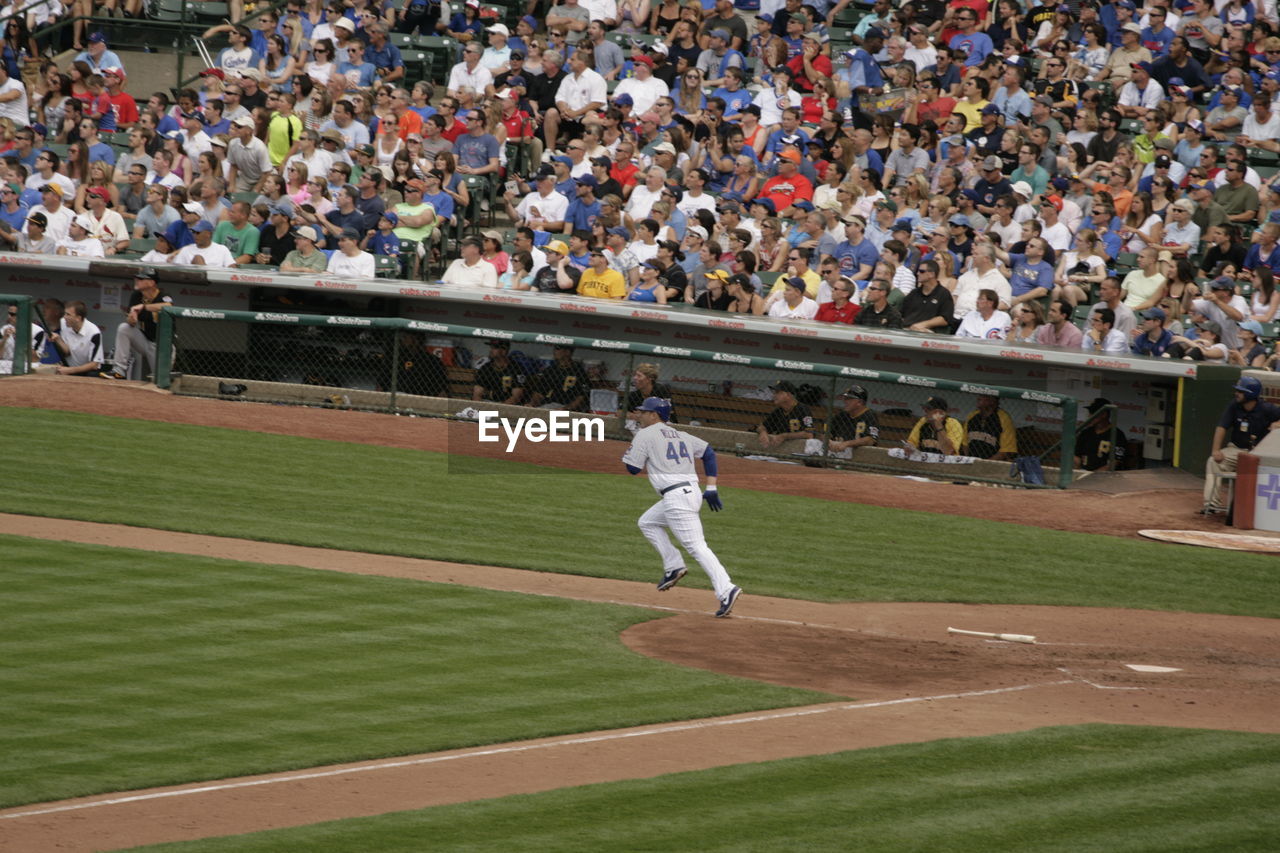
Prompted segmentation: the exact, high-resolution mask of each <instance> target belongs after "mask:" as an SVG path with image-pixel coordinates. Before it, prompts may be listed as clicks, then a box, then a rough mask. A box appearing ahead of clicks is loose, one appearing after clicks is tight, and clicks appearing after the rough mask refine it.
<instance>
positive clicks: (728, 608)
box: [716, 586, 742, 619]
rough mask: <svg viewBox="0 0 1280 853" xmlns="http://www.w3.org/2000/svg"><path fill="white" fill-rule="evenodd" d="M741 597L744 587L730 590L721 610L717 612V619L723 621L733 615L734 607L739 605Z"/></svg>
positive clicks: (721, 604)
mask: <svg viewBox="0 0 1280 853" xmlns="http://www.w3.org/2000/svg"><path fill="white" fill-rule="evenodd" d="M740 595H742V587H739V586H735V587H734V588H733V589H731V590H729V594H728V595H726V596H725V597H724V601H722V602H720V609H719V610H717V611H716V618H717V619H723V618H724V617H726V616H728V615H729V614H730V613H732V612H733V605H734V604H736V603H737V601H738V596H740Z"/></svg>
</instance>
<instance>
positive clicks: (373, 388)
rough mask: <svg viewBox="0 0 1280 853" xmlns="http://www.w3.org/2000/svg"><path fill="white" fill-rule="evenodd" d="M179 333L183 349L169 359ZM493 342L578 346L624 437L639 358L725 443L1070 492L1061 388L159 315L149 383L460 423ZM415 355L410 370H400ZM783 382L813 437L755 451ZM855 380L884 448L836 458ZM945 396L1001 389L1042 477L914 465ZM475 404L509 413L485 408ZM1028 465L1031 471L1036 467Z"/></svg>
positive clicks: (1025, 457)
mask: <svg viewBox="0 0 1280 853" xmlns="http://www.w3.org/2000/svg"><path fill="white" fill-rule="evenodd" d="M175 338H180V342H179V344H178V346H177V349H176V351H177V355H176V358H175V361H174V362H173V363H170V361H169V359H168V357H167V356H168V354H169V353H170V352H171V351H173V348H172V346H171V345H172V343H173V342H174V340H175ZM491 339H498V340H504V341H509V342H511V358H512V360H513V362H515V363H516V364H517V365H519V366H520V367H521V369H522V370H523V372H524V374H525V375H526V376H528V377H535V376H536V375H537V373H538V371H539V370H541V369H542V368H544V367H546V366H547V365H549V364H550V363H551V356H552V349H553V348H554V347H555V346H557V345H569V346H572V347H574V348H575V354H574V358H575V360H577V361H579V362H581V363H582V364H583V366H584V370H585V374H586V377H587V381H588V382H589V388H587V389H586V394H585V395H584V396H585V397H586V399H587V400H588V404H587V405H586V406H585V407H584V408H585V409H586V410H587V411H588V412H592V413H594V414H596V415H599V416H601V417H603V418H604V419H605V422H606V431H607V433H608V434H609V435H610V436H611V437H614V438H627V437H629V436H628V433H627V431H626V429H625V423H626V412H625V411H622V410H623V409H624V408H625V403H626V400H627V396H628V394H630V392H631V390H632V388H633V385H632V382H633V379H632V377H633V376H634V375H635V372H636V368H637V366H638V365H640V364H643V363H646V362H647V363H652V364H655V365H656V366H657V367H658V369H659V371H660V377H659V380H658V381H659V382H661V383H663V384H665V385H668V386H670V388H671V399H672V401H673V404H674V407H675V411H676V415H677V417H678V419H679V422H680V424H681V426H682V428H688V429H689V430H690V431H692V432H695V433H697V434H699V435H701V436H702V437H703V438H704V439H706V440H707V441H708V442H710V443H711V444H712V445H713V446H714V447H716V448H717V449H720V450H727V451H731V452H736V453H738V454H740V455H762V456H769V457H774V458H779V459H784V460H786V461H791V462H799V463H803V464H806V465H810V466H826V467H840V468H844V467H849V468H857V469H867V470H879V471H888V472H893V473H898V474H901V473H908V472H909V473H918V474H924V475H927V476H933V477H938V478H943V479H953V480H963V481H986V482H998V483H1001V484H1011V483H1014V482H1017V483H1020V484H1024V485H1026V484H1030V485H1049V486H1057V487H1060V488H1062V487H1065V486H1067V485H1068V484H1069V483H1070V482H1071V481H1072V479H1073V476H1074V472H1073V470H1072V460H1073V455H1074V450H1075V435H1076V414H1077V405H1078V404H1077V401H1076V400H1075V399H1074V398H1073V397H1070V396H1067V395H1063V394H1055V393H1049V392H1043V391H1029V390H1025V389H1020V388H1006V387H1002V386H997V385H987V384H983V383H971V382H959V381H953V380H946V379H939V378H933V377H927V376H913V375H907V374H900V373H892V372H888V371H877V370H867V369H863V368H855V367H849V366H842V365H837V364H820V363H814V362H807V361H796V360H791V359H777V358H763V357H755V356H744V355H736V354H727V353H721V352H713V351H708V350H698V349H690V348H685V347H673V346H665V345H661V344H648V343H635V342H626V341H613V340H605V339H600V338H579V337H567V336H563V335H550V334H538V333H532V332H511V331H506V330H503V329H495V328H479V327H471V326H458V325H452V324H446V323H433V322H423V321H418V320H405V319H400V318H390V317H387V318H378V317H354V316H338V315H314V314H301V313H288V312H262V311H222V310H209V309H198V308H166V309H165V310H164V311H162V312H161V314H160V325H159V338H158V341H157V343H158V347H157V349H158V351H159V353H160V361H161V363H160V364H159V365H157V370H156V384H157V385H158V386H160V387H161V388H171V389H172V390H173V391H174V392H175V393H179V394H186V395H195V396H208V397H215V398H223V399H239V400H249V401H256V402H275V403H292V404H297V405H310V406H324V407H330V408H350V409H361V410H369V411H383V412H396V413H402V414H412V415H426V416H434V417H457V416H458V415H459V414H460V413H461V412H462V411H463V410H465V409H466V408H468V407H472V405H473V404H472V390H473V388H474V386H475V373H476V366H477V365H478V364H479V362H480V359H481V358H482V357H486V356H487V352H488V350H487V343H486V342H487V341H488V340H491ZM473 349H474V351H473ZM423 350H425V351H427V352H430V353H432V354H433V355H435V356H436V357H438V358H440V359H441V362H442V363H443V367H444V371H443V374H442V375H441V374H439V373H438V372H437V373H436V374H435V376H434V377H433V376H432V374H431V373H430V372H429V371H428V372H425V373H424V372H423V371H422V362H423V361H425V357H424V356H421V355H417V353H419V352H421V351H423ZM415 358H416V359H417V365H416V369H415V370H412V371H409V370H405V369H402V366H403V365H405V364H406V362H414V359H415ZM780 381H789V382H791V383H792V384H793V385H795V386H796V388H797V392H798V393H797V396H798V397H799V399H800V401H801V402H802V403H804V404H806V405H807V406H808V407H809V408H810V410H811V412H812V414H813V418H814V424H813V432H814V435H815V436H816V437H817V438H816V443H809V442H806V441H804V440H802V439H797V440H793V441H789V442H786V443H785V444H784V445H783V446H781V447H777V448H764V447H762V446H761V445H760V443H759V441H758V438H757V435H756V426H757V425H758V424H760V423H761V422H762V421H763V420H764V419H765V417H766V415H768V413H769V412H770V411H771V410H772V409H773V408H774V406H773V403H772V402H771V393H770V391H769V387H770V386H771V385H773V384H775V383H777V382H780ZM406 383H409V387H406ZM424 383H425V384H424ZM432 383H434V384H432ZM528 383H529V384H527V385H526V389H527V390H528V391H529V393H532V392H533V391H535V390H539V389H538V384H537V380H536V379H532V378H531V379H529V380H528ZM852 383H857V384H861V385H863V386H864V387H866V388H867V390H868V392H869V396H870V400H869V404H870V407H871V408H872V409H873V410H874V411H875V412H876V413H877V415H878V418H879V421H880V430H881V435H880V442H879V446H878V447H861V448H857V449H856V450H855V451H853V452H852V453H850V454H848V455H847V456H845V457H843V458H841V457H838V456H833V455H829V454H828V452H827V446H826V443H827V439H826V425H827V423H828V421H829V420H830V418H831V417H832V415H833V414H834V413H835V412H836V411H838V410H839V409H840V407H841V405H842V404H841V403H840V400H839V397H838V395H839V394H840V393H841V392H842V391H844V390H845V388H847V387H848V385H850V384H852ZM544 390H547V391H549V390H551V389H544ZM943 395H947V396H948V397H950V399H949V400H948V403H949V408H950V414H951V415H952V416H953V417H957V419H959V420H960V421H961V423H962V424H963V423H964V420H965V417H966V415H967V414H968V413H969V412H970V411H972V410H973V408H974V405H972V403H973V398H974V397H976V396H979V395H991V396H995V397H998V398H999V399H1000V401H1001V404H1002V407H1003V408H1005V409H1006V410H1007V411H1008V413H1009V415H1010V417H1011V419H1012V420H1013V422H1014V425H1015V428H1016V434H1017V443H1018V450H1017V456H1018V457H1020V463H1019V467H1020V470H1025V469H1026V468H1027V467H1030V468H1032V469H1037V468H1038V469H1040V470H1042V471H1043V474H1044V476H1043V480H1044V482H1043V483H1034V482H1031V483H1024V482H1022V479H1021V477H1019V478H1018V479H1017V480H1015V479H1014V474H1013V473H1012V471H1011V464H1010V462H1009V461H1000V462H996V461H989V460H985V459H984V460H976V461H975V460H973V459H971V458H969V457H959V458H949V459H948V460H947V461H941V460H935V459H933V458H919V455H918V454H915V457H916V458H912V456H913V455H912V454H911V453H910V452H909V451H908V449H907V448H906V447H904V442H905V439H906V438H907V436H908V435H909V433H910V432H911V430H912V427H913V426H914V425H915V424H916V422H917V421H918V420H919V418H920V416H921V414H922V404H923V403H924V401H925V400H926V399H928V398H929V397H932V396H943ZM956 395H959V396H956ZM525 400H526V401H527V400H528V397H527V396H526V398H525ZM962 402H963V405H960V403H962ZM482 408H486V409H488V408H499V409H506V408H508V407H506V406H503V405H499V404H493V403H485V404H484V405H483V407H482ZM509 408H512V409H515V408H518V407H509ZM529 411H531V410H529V409H524V411H523V413H524V414H528V413H529ZM1031 459H1034V460H1035V464H1031V465H1028V463H1029V462H1030V460H1031ZM1063 463H1065V464H1063ZM1033 479H1034V478H1033Z"/></svg>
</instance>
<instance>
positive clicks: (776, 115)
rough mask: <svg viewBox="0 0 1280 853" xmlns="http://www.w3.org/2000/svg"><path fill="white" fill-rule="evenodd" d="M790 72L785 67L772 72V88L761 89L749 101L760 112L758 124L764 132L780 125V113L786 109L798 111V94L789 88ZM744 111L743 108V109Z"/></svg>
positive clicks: (771, 130) (769, 131)
mask: <svg viewBox="0 0 1280 853" xmlns="http://www.w3.org/2000/svg"><path fill="white" fill-rule="evenodd" d="M791 77H792V74H791V71H790V70H789V69H788V68H787V67H786V66H785V65H782V66H779V67H777V68H775V69H774V70H773V84H774V86H773V88H772V89H761V90H760V91H759V93H758V94H757V95H756V96H755V97H754V98H752V99H751V103H752V104H754V105H755V107H756V109H758V110H760V124H761V126H763V127H764V128H765V131H766V132H768V133H772V132H773V130H774V129H775V128H776V127H777V126H778V125H779V124H781V123H782V111H783V110H784V109H786V108H787V107H796V108H797V109H799V107H800V103H801V100H802V99H801V97H800V93H799V92H797V91H796V90H795V89H792V88H791ZM744 109H745V108H744Z"/></svg>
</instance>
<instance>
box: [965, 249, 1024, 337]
mask: <svg viewBox="0 0 1280 853" xmlns="http://www.w3.org/2000/svg"><path fill="white" fill-rule="evenodd" d="M972 258H973V266H972V267H971V268H970V269H969V271H968V272H966V273H965V274H964V275H962V276H960V278H959V280H957V281H956V292H955V303H956V306H955V317H956V319H957V320H963V319H964V318H965V317H966V316H967V315H968V314H969V312H970V311H973V310H975V309H976V308H977V307H978V294H979V293H980V292H981V291H983V290H994V291H995V293H996V306H997V307H999V306H1000V305H1008V304H1009V303H1010V302H1011V301H1012V299H1013V288H1012V287H1010V285H1009V279H1007V278H1005V277H1004V276H1003V275H1001V274H1000V270H998V269H996V259H995V250H994V249H993V248H992V247H991V245H990V244H982V243H980V244H978V245H976V246H974V247H973V254H972Z"/></svg>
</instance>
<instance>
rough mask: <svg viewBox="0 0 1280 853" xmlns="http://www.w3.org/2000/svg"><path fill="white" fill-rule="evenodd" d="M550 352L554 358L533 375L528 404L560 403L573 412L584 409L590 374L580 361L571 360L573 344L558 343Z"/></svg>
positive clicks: (589, 387)
mask: <svg viewBox="0 0 1280 853" xmlns="http://www.w3.org/2000/svg"><path fill="white" fill-rule="evenodd" d="M552 356H553V357H554V358H555V361H554V362H552V363H551V364H550V365H549V366H548V367H547V368H546V369H545V370H543V371H542V372H541V373H539V374H538V375H537V377H536V385H535V387H534V391H533V399H532V400H530V401H529V402H530V405H534V406H541V405H542V404H543V403H559V404H560V405H562V406H564V407H565V408H566V409H572V410H573V411H575V412H582V411H585V410H586V406H587V395H588V393H589V392H590V391H591V378H590V377H589V376H587V370H586V368H585V367H583V366H582V362H580V361H574V360H573V347H571V346H567V345H564V344H557V345H556V347H555V349H554V351H553V353H552Z"/></svg>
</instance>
